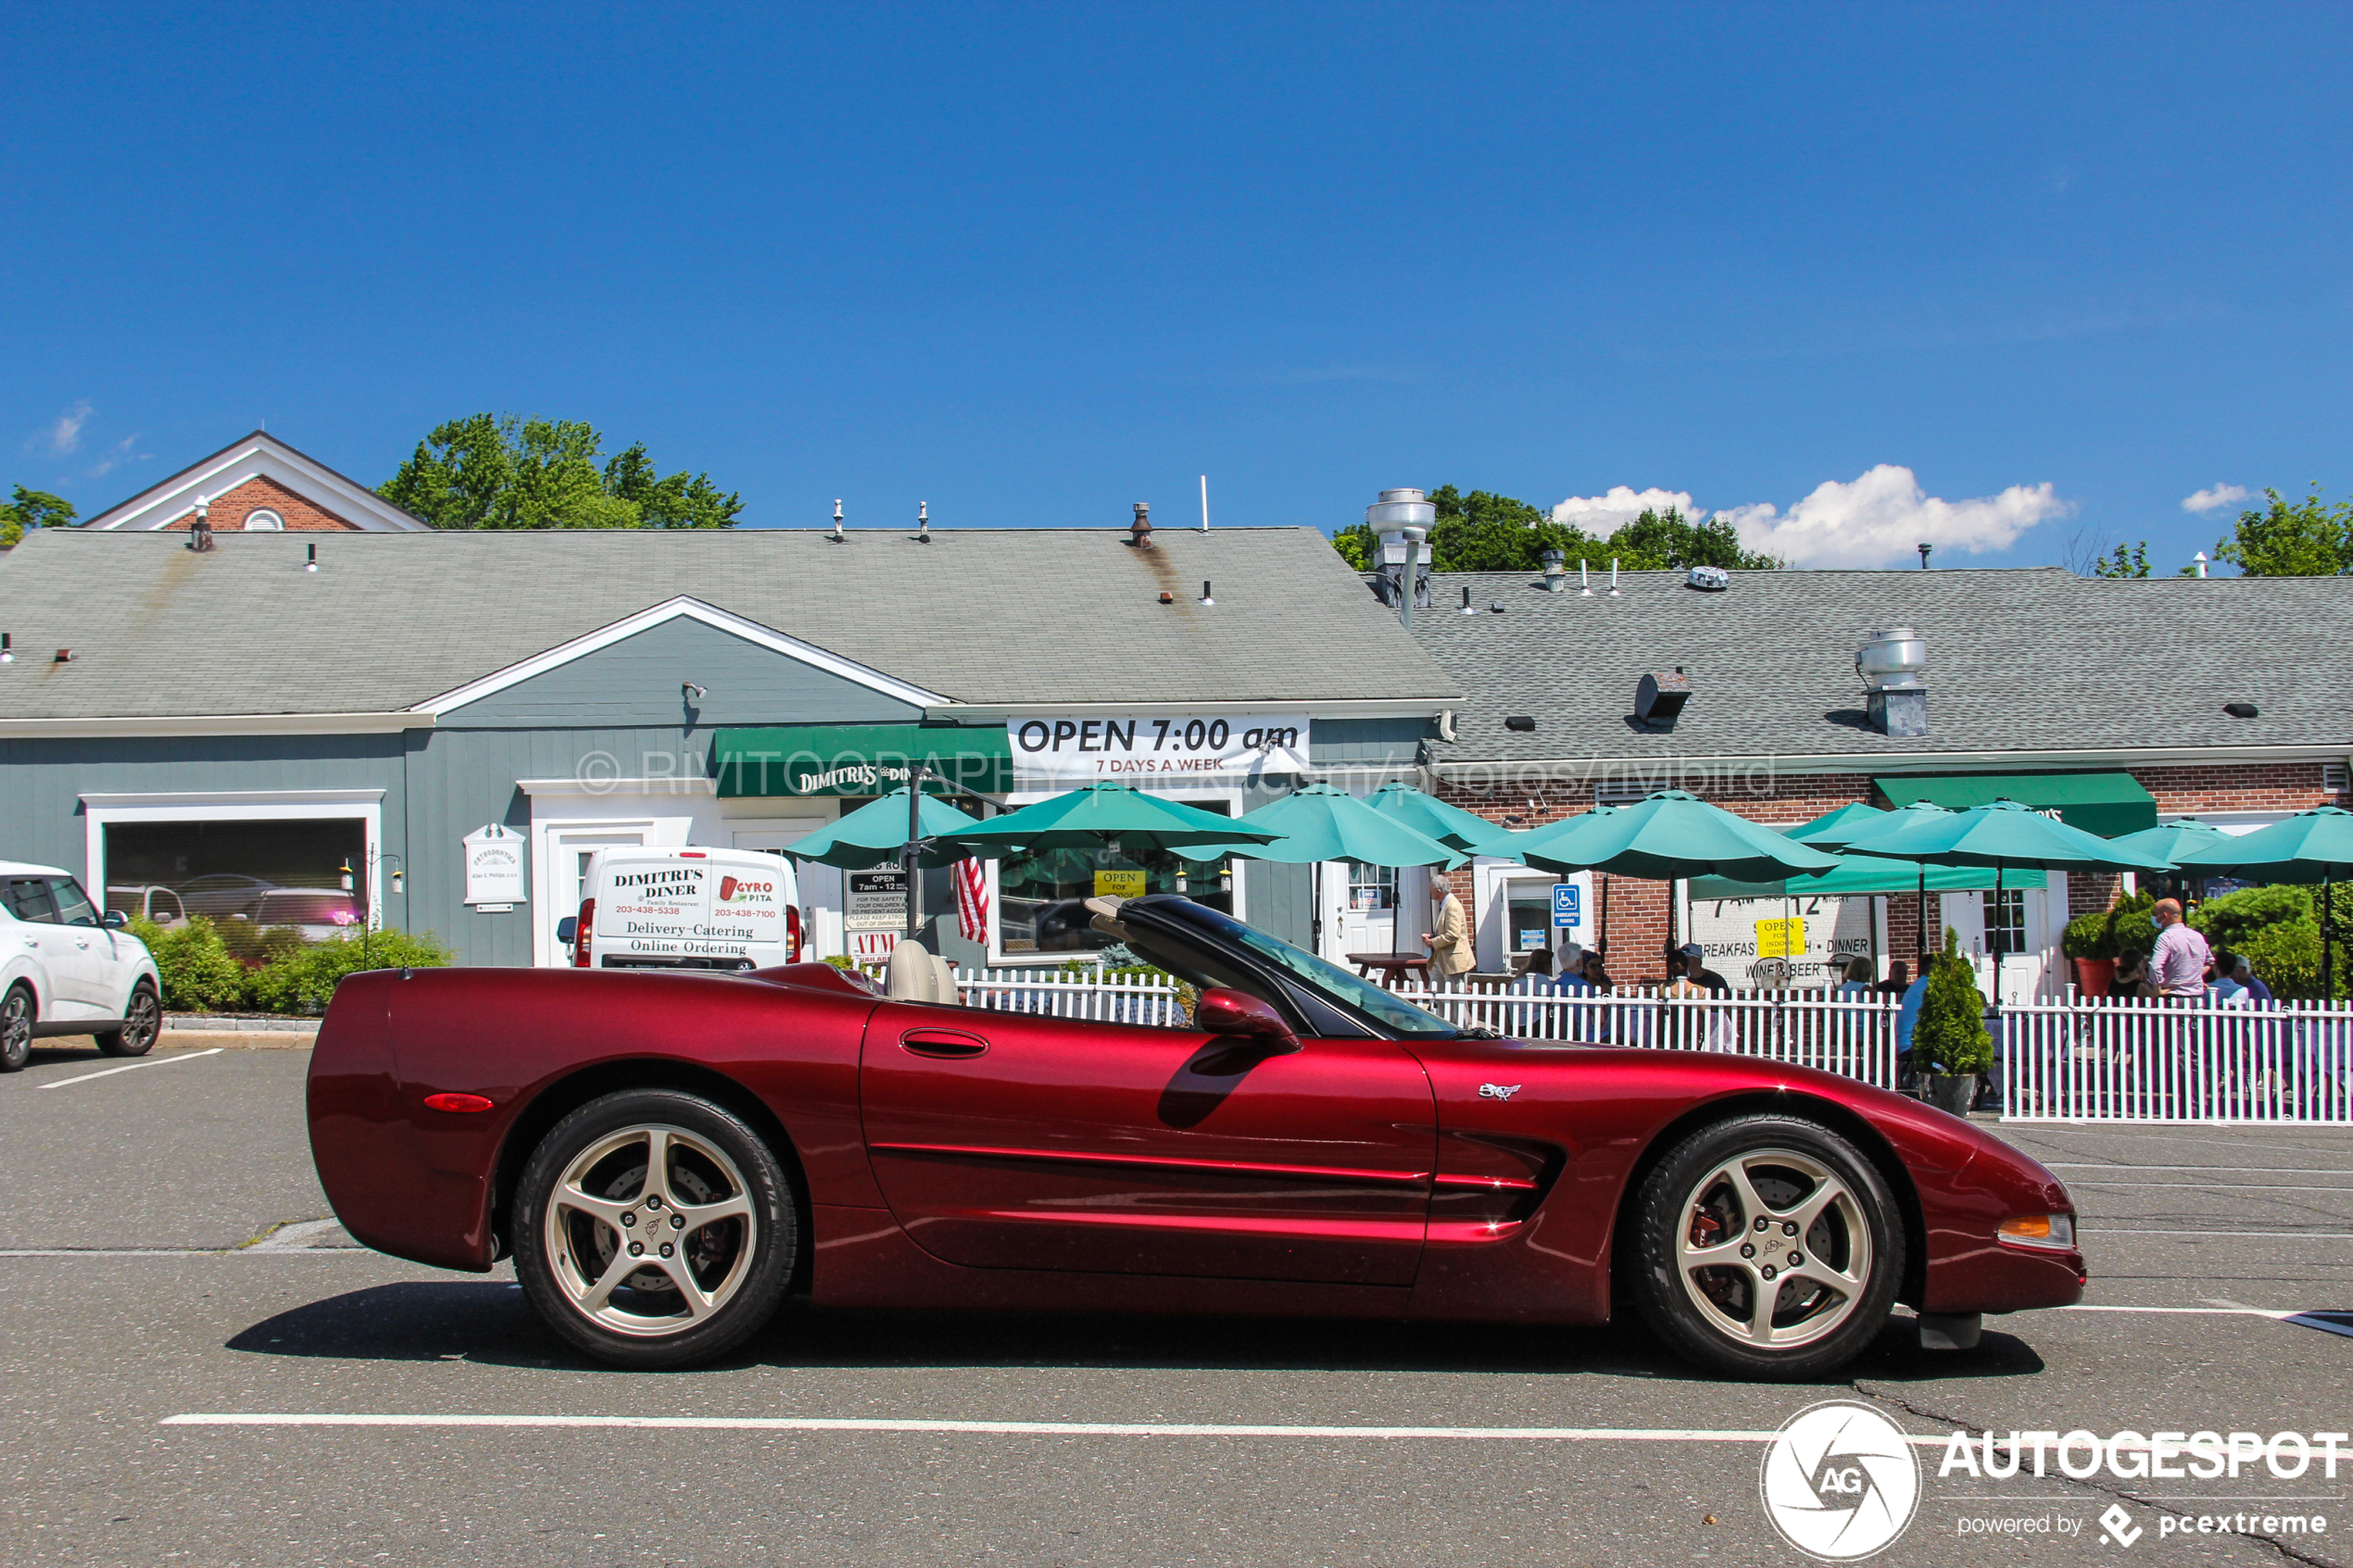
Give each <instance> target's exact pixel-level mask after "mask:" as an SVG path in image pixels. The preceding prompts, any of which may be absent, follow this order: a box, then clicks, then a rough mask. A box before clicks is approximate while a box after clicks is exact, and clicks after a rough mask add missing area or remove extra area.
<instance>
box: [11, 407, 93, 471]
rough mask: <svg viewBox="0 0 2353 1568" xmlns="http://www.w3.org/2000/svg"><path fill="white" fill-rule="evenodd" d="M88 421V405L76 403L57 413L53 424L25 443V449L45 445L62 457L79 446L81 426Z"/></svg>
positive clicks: (80, 443) (80, 442)
mask: <svg viewBox="0 0 2353 1568" xmlns="http://www.w3.org/2000/svg"><path fill="white" fill-rule="evenodd" d="M89 422H90V405H89V404H87V403H77V404H75V405H74V406H73V407H72V408H68V409H67V410H66V411H65V412H64V413H62V414H59V415H58V416H57V422H56V423H55V424H52V425H51V426H49V427H48V428H47V429H46V430H44V431H43V432H42V433H40V434H39V435H37V436H35V437H34V438H33V439H32V440H31V441H30V442H28V443H26V450H28V451H30V450H31V449H32V448H33V447H35V446H41V447H46V448H47V449H48V450H49V451H51V452H52V453H55V454H56V455H57V456H58V457H60V458H62V457H64V456H66V455H67V454H68V453H70V452H73V451H76V450H78V449H79V448H80V447H81V445H82V426H83V425H85V424H88V423H89Z"/></svg>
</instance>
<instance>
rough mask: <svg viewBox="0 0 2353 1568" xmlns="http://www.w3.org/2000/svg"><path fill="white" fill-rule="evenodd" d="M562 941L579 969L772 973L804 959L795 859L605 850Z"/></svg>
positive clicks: (751, 853)
mask: <svg viewBox="0 0 2353 1568" xmlns="http://www.w3.org/2000/svg"><path fill="white" fill-rule="evenodd" d="M581 880H582V885H583V886H584V887H585V889H586V890H587V894H586V897H584V898H582V899H581V901H580V913H579V914H578V915H576V916H573V917H570V918H567V919H565V920H562V921H560V922H557V925H556V936H557V939H558V940H560V941H561V942H564V943H566V944H568V945H569V946H570V947H571V948H572V963H573V968H574V969H726V970H736V969H769V968H773V967H774V966H775V965H777V964H787V963H798V962H799V960H800V891H799V885H798V884H796V883H795V882H794V880H793V872H792V862H791V861H789V860H787V859H785V858H784V857H783V856H782V855H767V854H762V853H761V852H760V851H759V850H756V849H694V848H660V847H637V846H635V845H632V846H628V847H614V848H611V849H600V850H598V852H597V856H596V859H594V860H592V861H591V862H590V863H589V866H588V871H587V874H586V875H585V877H583V878H582V879H581Z"/></svg>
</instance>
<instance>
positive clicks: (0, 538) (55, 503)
mask: <svg viewBox="0 0 2353 1568" xmlns="http://www.w3.org/2000/svg"><path fill="white" fill-rule="evenodd" d="M71 521H73V503H72V502H71V501H69V500H67V499H65V498H64V497H63V496H60V495H50V494H49V493H48V492H47V491H46V490H27V489H26V488H25V487H24V486H23V485H21V484H19V485H18V486H17V493H16V496H15V498H14V499H13V500H11V501H9V502H8V504H7V505H6V506H0V547H6V546H14V545H16V544H17V542H18V541H19V540H21V539H22V538H23V537H24V531H25V530H26V529H28V528H63V527H64V526H66V524H68V523H69V522H71Z"/></svg>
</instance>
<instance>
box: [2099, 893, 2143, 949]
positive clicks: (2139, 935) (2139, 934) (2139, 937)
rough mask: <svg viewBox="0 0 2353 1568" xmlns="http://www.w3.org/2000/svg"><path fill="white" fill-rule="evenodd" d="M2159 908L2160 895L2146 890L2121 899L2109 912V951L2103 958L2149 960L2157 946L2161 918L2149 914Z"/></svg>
mask: <svg viewBox="0 0 2353 1568" xmlns="http://www.w3.org/2000/svg"><path fill="white" fill-rule="evenodd" d="M2155 908H2157V895H2156V894H2154V893H2150V892H2147V891H2145V890H2144V891H2142V892H2139V893H2133V894H2130V895H2128V896H2126V897H2121V898H2119V899H2118V900H2117V901H2116V903H2115V906H2114V907H2113V908H2111V909H2109V910H2108V951H2107V952H2106V953H2104V954H2102V955H2101V956H2102V957H2104V958H2111V959H2121V958H2123V957H2124V956H2125V955H2127V954H2128V953H2129V954H2131V955H2132V956H2133V957H2134V958H2140V959H2145V958H2147V957H2148V956H2149V949H2150V948H2152V947H2156V946H2157V917H2156V916H2155V915H2153V914H2151V913H2149V911H2150V910H2151V909H2155Z"/></svg>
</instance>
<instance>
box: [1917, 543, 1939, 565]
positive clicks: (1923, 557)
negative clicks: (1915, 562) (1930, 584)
mask: <svg viewBox="0 0 2353 1568" xmlns="http://www.w3.org/2000/svg"><path fill="white" fill-rule="evenodd" d="M1934 548H1936V546H1933V545H1931V544H1930V543H1928V542H1927V541H1926V540H1922V541H1921V542H1920V570H1921V571H1927V570H1928V553H1929V551H1931V550H1932V549H1934Z"/></svg>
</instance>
